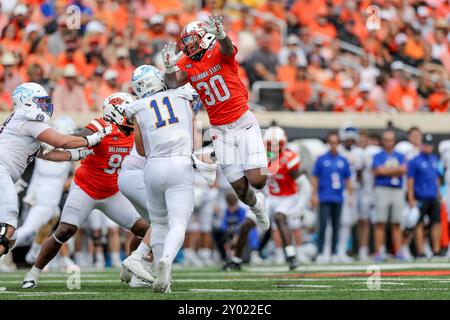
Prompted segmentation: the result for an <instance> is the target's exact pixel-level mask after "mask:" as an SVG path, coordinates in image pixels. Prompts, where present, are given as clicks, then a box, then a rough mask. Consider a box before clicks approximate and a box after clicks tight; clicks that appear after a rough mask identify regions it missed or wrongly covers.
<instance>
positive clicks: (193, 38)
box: [179, 21, 216, 60]
mask: <svg viewBox="0 0 450 320" xmlns="http://www.w3.org/2000/svg"><path fill="white" fill-rule="evenodd" d="M204 26H205V24H204V23H203V22H201V21H193V22H190V23H188V24H187V25H186V26H185V27H184V28H183V31H181V34H180V39H179V45H180V48H181V50H182V51H183V52H184V54H185V55H187V56H188V57H190V58H191V59H194V60H200V59H201V58H202V57H203V55H204V53H205V51H206V50H207V49H208V48H209V47H210V46H211V44H212V43H213V42H214V40H216V37H215V36H214V35H213V34H211V33H207V32H206V31H205V29H204Z"/></svg>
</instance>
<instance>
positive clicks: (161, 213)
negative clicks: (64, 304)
mask: <svg viewBox="0 0 450 320" xmlns="http://www.w3.org/2000/svg"><path fill="white" fill-rule="evenodd" d="M132 83H133V89H134V91H135V92H137V93H138V94H139V95H140V96H141V99H140V100H138V101H136V102H135V103H133V104H132V105H131V106H130V107H129V108H128V109H127V110H126V112H127V117H128V118H129V119H132V121H133V123H134V126H135V143H136V151H137V152H138V154H139V155H141V156H145V157H146V158H147V163H146V165H145V169H144V175H145V186H146V193H147V208H148V211H149V212H150V220H151V221H152V231H151V247H152V250H153V254H154V257H155V262H156V269H157V277H156V280H155V282H154V283H153V289H154V291H155V292H170V277H171V271H170V270H171V266H172V263H173V261H174V259H175V256H176V255H177V253H178V251H179V249H180V248H181V246H182V244H183V241H184V237H185V233H186V226H187V223H188V221H189V219H190V217H191V214H192V212H193V210H194V168H193V163H192V158H191V157H192V151H193V130H194V120H195V117H194V112H193V111H192V107H191V101H193V100H194V98H195V91H193V90H190V89H188V88H185V87H181V88H178V89H171V90H167V89H166V86H165V83H164V76H163V74H162V73H161V71H159V70H158V69H157V68H155V67H153V66H148V65H145V66H141V67H139V68H138V69H137V70H135V72H134V73H133V77H132Z"/></svg>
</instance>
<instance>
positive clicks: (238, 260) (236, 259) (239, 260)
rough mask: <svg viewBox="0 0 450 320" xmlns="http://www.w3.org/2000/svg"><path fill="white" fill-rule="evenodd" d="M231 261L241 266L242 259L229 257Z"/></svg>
mask: <svg viewBox="0 0 450 320" xmlns="http://www.w3.org/2000/svg"><path fill="white" fill-rule="evenodd" d="M231 261H233V262H234V263H237V264H241V263H242V258H239V257H231Z"/></svg>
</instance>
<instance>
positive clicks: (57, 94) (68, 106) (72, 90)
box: [53, 63, 89, 114]
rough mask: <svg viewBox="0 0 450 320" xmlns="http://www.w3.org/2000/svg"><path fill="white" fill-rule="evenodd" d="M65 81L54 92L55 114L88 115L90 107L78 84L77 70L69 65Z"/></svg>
mask: <svg viewBox="0 0 450 320" xmlns="http://www.w3.org/2000/svg"><path fill="white" fill-rule="evenodd" d="M63 76H64V81H63V82H62V83H59V84H57V85H56V87H55V91H54V92H53V104H54V105H55V112H57V113H59V114H61V113H65V112H73V113H87V112H89V107H88V104H87V101H86V96H85V92H84V90H83V88H82V87H81V86H80V85H79V84H78V80H77V69H76V67H75V65H74V64H71V63H69V64H68V65H66V66H65V68H64V71H63Z"/></svg>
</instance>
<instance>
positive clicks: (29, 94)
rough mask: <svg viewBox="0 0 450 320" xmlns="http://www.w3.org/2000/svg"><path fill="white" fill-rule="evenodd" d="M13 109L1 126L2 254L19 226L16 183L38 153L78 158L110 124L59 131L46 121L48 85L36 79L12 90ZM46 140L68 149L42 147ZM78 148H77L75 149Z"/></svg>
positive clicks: (52, 158)
mask: <svg viewBox="0 0 450 320" xmlns="http://www.w3.org/2000/svg"><path fill="white" fill-rule="evenodd" d="M12 99H13V106H14V112H13V113H12V114H11V115H10V116H9V117H8V118H7V119H6V121H5V122H4V124H3V126H2V127H0V185H1V186H2V192H0V256H2V255H3V254H5V253H7V252H8V251H9V249H10V248H11V247H12V246H13V245H14V240H15V237H14V234H15V230H16V228H17V216H18V214H19V212H18V211H19V210H18V197H17V193H16V188H15V186H14V183H15V182H16V181H17V180H18V179H19V178H20V176H21V175H22V173H23V172H24V170H25V169H26V167H27V166H28V164H29V163H30V162H31V161H33V160H34V158H35V157H38V158H42V159H45V160H50V161H77V160H80V159H81V158H83V157H86V156H87V155H89V154H90V153H91V151H88V150H86V149H79V148H86V147H90V146H94V145H97V144H98V143H100V141H101V140H102V139H103V137H105V136H106V135H107V134H109V133H110V130H111V128H105V129H103V130H101V131H99V132H96V133H93V134H91V135H88V136H86V137H77V136H72V135H67V134H62V133H59V132H58V131H56V130H54V129H52V128H51V127H50V126H49V125H48V124H47V122H48V121H49V120H50V118H51V116H52V114H53V104H52V103H51V98H50V97H49V95H48V93H47V92H46V91H45V89H44V88H43V87H42V86H41V85H39V84H37V83H33V82H26V83H23V84H21V85H19V86H18V87H17V88H16V89H15V90H14V91H13V94H12ZM42 142H44V143H46V144H48V145H50V146H52V147H55V148H61V149H68V150H56V149H54V150H51V151H49V152H47V153H46V152H44V151H42V150H41V143H42ZM73 149H76V150H73Z"/></svg>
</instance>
